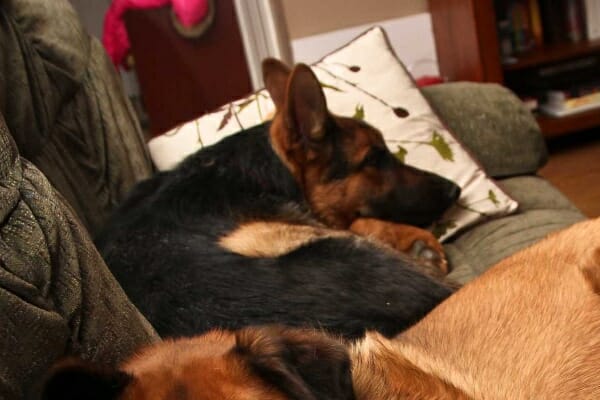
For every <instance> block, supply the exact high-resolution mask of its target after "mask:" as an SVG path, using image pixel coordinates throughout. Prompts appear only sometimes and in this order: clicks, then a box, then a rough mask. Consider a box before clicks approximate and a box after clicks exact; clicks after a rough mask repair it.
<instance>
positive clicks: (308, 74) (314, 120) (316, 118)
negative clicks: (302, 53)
mask: <svg viewBox="0 0 600 400" xmlns="http://www.w3.org/2000/svg"><path fill="white" fill-rule="evenodd" d="M285 112H286V113H287V114H286V116H285V118H286V124H287V127H288V129H290V130H292V131H293V133H295V134H296V135H299V136H300V137H304V138H306V139H309V140H315V141H318V140H321V139H322V138H323V136H324V135H325V132H326V124H327V122H328V120H329V112H328V111H327V102H326V100H325V94H324V93H323V89H322V88H321V84H320V83H319V80H318V79H317V77H316V76H315V74H314V73H313V72H312V70H311V69H310V67H308V66H307V65H305V64H298V65H297V66H296V67H295V68H294V70H293V71H292V75H291V77H290V83H289V85H288V92H287V104H286V111H285Z"/></svg>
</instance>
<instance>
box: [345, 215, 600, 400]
mask: <svg viewBox="0 0 600 400" xmlns="http://www.w3.org/2000/svg"><path fill="white" fill-rule="evenodd" d="M355 357H356V358H357V359H359V360H360V359H363V361H366V360H368V359H373V360H375V361H374V362H375V364H376V365H378V366H379V368H381V369H383V370H385V371H388V372H387V377H386V379H387V380H386V382H387V383H390V382H392V383H393V384H391V385H389V386H387V387H381V385H379V386H378V383H381V382H377V381H375V382H372V381H371V382H370V383H369V378H368V376H369V375H370V374H371V373H372V372H373V371H372V370H370V367H369V364H368V363H364V362H363V363H361V364H360V365H361V368H362V370H360V368H359V370H357V371H355V374H356V376H357V379H360V380H361V382H362V383H363V385H362V388H363V389H364V391H365V392H364V393H365V395H364V396H362V398H365V399H367V398H370V399H390V398H439V399H450V398H474V399H498V400H500V399H598V398H600V219H596V220H594V221H587V222H583V223H579V224H577V225H574V226H573V227H571V228H569V229H567V230H565V231H562V232H560V233H558V234H554V235H552V236H551V237H549V238H547V239H545V240H544V241H542V242H540V243H539V244H537V245H535V246H533V247H531V248H529V249H526V250H524V251H522V252H520V253H518V254H516V255H514V256H512V257H510V258H508V259H507V260H505V261H503V262H501V263H500V264H498V265H496V266H495V267H493V268H492V269H491V270H489V271H488V272H486V273H485V274H484V275H483V276H481V277H480V278H478V279H476V280H475V281H473V282H471V283H470V284H468V285H466V286H465V287H463V288H462V289H461V290H459V291H458V292H457V293H456V294H455V295H454V296H452V297H451V298H449V299H448V300H447V301H445V302H444V303H442V304H441V305H440V306H439V307H437V308H436V309H435V310H433V311H432V312H431V313H430V314H429V315H428V316H427V317H426V318H424V319H423V320H422V321H421V322H419V323H418V324H416V325H415V326H414V327H413V328H411V329H409V330H408V331H406V332H405V333H403V334H401V335H400V336H398V337H397V338H396V339H394V340H392V341H388V340H386V339H383V338H377V336H376V335H372V336H371V337H370V339H369V340H367V341H366V342H364V343H363V344H362V345H361V346H358V347H357V349H356V354H355ZM356 367H357V366H356V365H355V368H356ZM415 371H418V373H415ZM370 384H371V385H374V386H369V385H370ZM357 386H358V387H361V386H360V385H357ZM375 387H379V389H380V390H381V392H380V393H381V395H378V396H377V395H375V393H374V392H375V391H374V390H373V389H374V388H375ZM416 391H419V392H418V393H416ZM408 394H410V395H412V396H413V397H411V396H408ZM405 395H407V396H405ZM419 395H420V396H421V397H419ZM415 396H416V397H415ZM358 397H359V398H361V395H360V394H359V396H358Z"/></svg>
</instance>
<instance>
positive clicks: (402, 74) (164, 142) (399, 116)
mask: <svg viewBox="0 0 600 400" xmlns="http://www.w3.org/2000/svg"><path fill="white" fill-rule="evenodd" d="M312 69H313V71H314V72H315V74H316V75H317V77H318V79H319V80H320V82H321V83H322V86H323V90H324V92H325V96H326V98H327V103H328V107H329V109H330V110H331V111H332V112H334V113H336V114H338V115H344V116H348V117H353V116H354V117H355V118H360V119H364V120H366V121H367V122H369V123H371V124H372V125H373V126H375V127H377V128H379V129H380V130H381V132H382V133H383V136H384V139H385V141H386V143H387V145H388V147H389V148H390V150H391V151H392V152H395V153H396V155H397V157H398V158H400V159H401V160H402V161H403V162H406V164H409V165H412V166H415V167H418V168H421V169H424V170H428V171H432V172H434V173H437V174H439V175H442V176H444V177H446V178H448V179H450V180H452V181H454V182H456V183H457V184H458V185H459V186H460V187H461V188H462V194H461V197H460V199H459V200H458V205H456V206H455V207H453V208H452V209H451V210H449V212H448V213H446V215H445V216H444V217H443V218H442V219H441V220H440V221H438V223H437V224H436V226H435V227H434V228H433V230H434V232H435V233H436V234H438V236H440V237H441V238H442V239H446V238H448V237H449V236H451V235H452V234H453V233H454V232H456V231H458V230H461V229H463V228H465V227H467V226H469V225H471V224H473V223H476V222H478V221H480V220H481V219H484V218H491V217H497V216H501V215H505V214H508V213H510V212H512V211H513V210H515V209H516V207H517V204H516V202H514V201H513V200H512V199H510V198H509V197H507V196H506V195H505V194H504V193H503V192H502V190H501V189H500V188H499V187H497V186H496V185H495V183H494V182H493V181H492V180H491V179H489V178H488V177H487V176H486V174H485V172H484V171H483V169H482V168H481V167H480V166H479V165H478V164H477V162H476V161H475V160H473V159H472V158H471V156H470V155H469V154H468V152H467V151H465V150H464V148H463V147H462V145H461V144H460V142H458V141H457V140H456V139H455V138H454V136H453V135H452V133H451V132H449V131H448V130H447V129H446V127H445V126H444V124H443V123H442V122H441V121H440V120H439V119H438V118H437V116H436V115H435V113H434V112H433V111H432V109H431V108H430V106H429V104H428V103H427V101H426V100H425V98H424V97H423V95H422V94H421V92H420V91H419V88H418V87H417V86H416V85H415V83H414V81H413V80H412V78H411V77H410V75H409V74H408V72H407V71H406V69H405V68H404V66H403V65H402V63H401V62H400V60H399V59H398V58H397V57H396V55H395V54H394V53H393V51H392V49H391V47H390V46H389V43H388V40H387V37H386V35H385V32H384V31H383V30H382V29H381V28H378V27H376V28H373V29H370V30H368V31H367V32H365V33H364V34H362V35H361V36H359V37H358V38H356V39H355V40H353V41H352V42H350V43H349V44H348V45H346V46H345V47H343V48H341V49H339V50H337V51H335V52H333V53H332V54H330V55H328V56H326V57H325V58H323V59H322V60H321V61H319V62H317V63H315V64H314V65H313V66H312ZM272 110H273V104H272V102H271V100H270V98H269V96H268V94H267V93H266V91H264V90H263V91H260V92H258V93H255V94H253V95H251V96H249V97H247V98H245V99H241V100H239V101H236V102H233V103H231V104H228V105H225V106H224V107H223V108H222V109H221V110H218V111H216V112H214V113H211V114H208V115H205V116H203V117H200V118H199V119H196V120H194V121H191V122H188V123H186V124H183V125H182V126H180V127H177V128H175V129H173V130H172V131H170V132H167V133H165V134H163V135H161V136H159V137H157V138H154V139H153V140H151V141H150V142H149V147H150V151H151V154H152V156H153V160H154V162H155V164H156V165H157V167H158V168H159V169H168V168H172V167H173V166H174V165H175V164H177V163H178V162H179V161H181V159H183V158H184V157H185V156H187V155H189V154H191V153H192V152H194V151H197V150H198V149H200V148H201V147H203V146H206V145H209V144H212V143H215V142H216V141H218V140H220V139H222V138H223V137H225V136H227V135H230V134H233V133H236V132H238V131H240V130H243V129H244V128H249V127H252V126H255V125H258V124H260V123H262V122H263V120H264V119H265V118H266V117H267V116H268V115H269V113H270V112H271V111H272Z"/></svg>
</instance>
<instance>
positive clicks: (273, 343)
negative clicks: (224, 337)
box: [235, 326, 354, 400]
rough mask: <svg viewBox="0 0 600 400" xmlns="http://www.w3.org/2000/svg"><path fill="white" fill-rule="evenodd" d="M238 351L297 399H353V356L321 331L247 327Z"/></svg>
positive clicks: (265, 376)
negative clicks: (351, 367) (351, 357)
mask: <svg viewBox="0 0 600 400" xmlns="http://www.w3.org/2000/svg"><path fill="white" fill-rule="evenodd" d="M236 341H237V345H236V348H235V351H236V352H237V353H238V354H240V355H241V356H242V357H243V358H244V360H245V361H246V362H247V363H248V364H249V365H250V367H251V368H252V370H253V371H254V372H255V373H257V374H258V375H259V376H260V377H261V378H262V379H264V380H265V381H266V382H268V383H270V384H271V385H273V386H275V387H277V388H278V389H279V390H280V391H282V392H283V393H285V394H286V395H287V396H289V397H290V398H291V399H294V400H320V399H329V400H351V399H354V390H353V387H352V375H351V372H350V356H349V354H348V351H347V349H346V347H345V346H344V345H343V344H342V343H340V342H339V341H337V340H335V339H333V338H330V337H328V336H326V335H324V334H322V333H318V332H315V331H310V330H302V329H287V328H283V327H278V326H269V327H262V328H246V329H243V330H241V331H240V332H238V333H237V335H236Z"/></svg>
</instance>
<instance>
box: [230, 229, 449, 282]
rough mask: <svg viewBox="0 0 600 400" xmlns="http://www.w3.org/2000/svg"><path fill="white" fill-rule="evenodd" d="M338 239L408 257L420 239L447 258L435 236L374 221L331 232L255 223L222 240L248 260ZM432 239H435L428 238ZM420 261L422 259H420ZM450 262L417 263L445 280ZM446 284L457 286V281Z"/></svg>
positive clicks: (425, 272) (277, 254)
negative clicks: (365, 242) (364, 244)
mask: <svg viewBox="0 0 600 400" xmlns="http://www.w3.org/2000/svg"><path fill="white" fill-rule="evenodd" d="M335 237H346V238H353V239H354V240H355V243H356V244H357V245H360V243H361V242H364V241H369V242H370V243H371V244H372V245H374V246H377V247H379V248H380V250H381V251H400V252H402V253H405V254H408V253H409V252H410V248H411V246H412V245H413V243H414V242H415V241H416V240H422V241H423V242H424V243H425V244H426V245H427V246H429V248H431V249H433V250H435V251H438V252H439V253H438V254H441V255H443V249H442V246H441V245H440V244H439V242H437V240H436V239H435V238H434V237H433V235H431V233H429V232H427V231H424V230H423V229H420V228H415V227H412V226H409V225H402V224H395V223H393V222H387V221H382V220H377V219H372V218H358V219H357V220H356V221H355V222H354V223H353V224H352V226H351V228H350V231H347V230H338V229H330V228H327V227H325V226H323V225H320V224H315V225H303V224H291V223H287V222H278V221H252V222H247V223H244V224H241V225H240V226H239V227H238V228H237V229H235V230H233V231H231V232H229V233H228V234H227V235H224V236H222V237H221V238H220V239H219V245H220V246H221V247H223V248H224V249H227V250H229V251H231V252H233V253H236V254H240V255H243V256H246V257H271V258H272V257H280V256H283V255H285V254H288V253H290V252H292V251H294V250H296V249H298V248H300V247H302V246H305V245H307V244H309V243H311V242H314V241H317V240H321V239H325V238H335ZM429 237H431V240H428V238H429ZM417 260H418V258H417ZM446 265H447V264H446V259H445V258H442V259H441V260H440V261H436V262H426V260H423V261H422V262H419V263H415V265H414V267H415V269H417V270H419V271H421V272H422V273H424V274H426V275H429V276H432V277H435V278H440V279H443V278H444V277H445V275H446V273H447V269H446ZM445 283H447V284H448V285H451V286H453V287H457V286H456V285H455V284H454V283H453V282H451V281H448V280H446V281H445Z"/></svg>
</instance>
